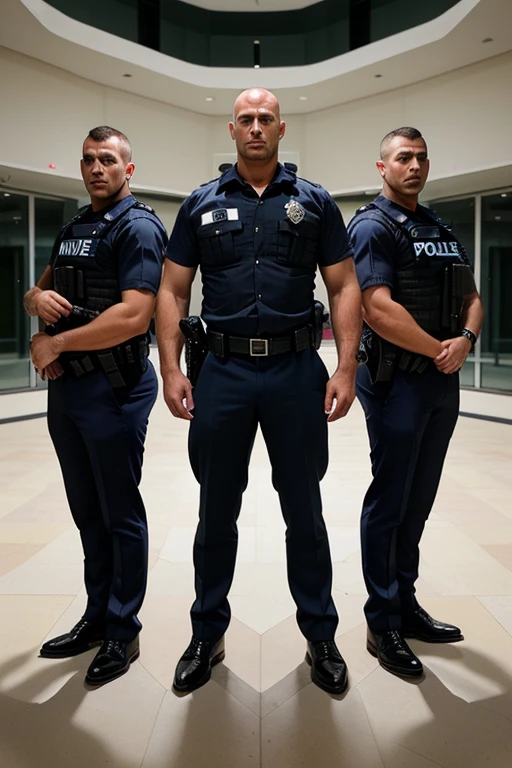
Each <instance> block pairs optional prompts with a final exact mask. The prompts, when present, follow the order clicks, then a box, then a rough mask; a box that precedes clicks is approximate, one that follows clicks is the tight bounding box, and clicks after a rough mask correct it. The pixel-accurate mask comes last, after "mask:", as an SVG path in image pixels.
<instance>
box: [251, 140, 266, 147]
mask: <svg viewBox="0 0 512 768" xmlns="http://www.w3.org/2000/svg"><path fill="white" fill-rule="evenodd" d="M249 146H250V147H264V146H265V142H264V141H250V142H249Z"/></svg>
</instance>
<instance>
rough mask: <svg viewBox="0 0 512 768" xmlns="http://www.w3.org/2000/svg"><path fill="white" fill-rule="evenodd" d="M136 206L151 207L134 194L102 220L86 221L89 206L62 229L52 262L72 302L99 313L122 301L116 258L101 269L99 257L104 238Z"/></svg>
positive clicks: (56, 281) (56, 280)
mask: <svg viewBox="0 0 512 768" xmlns="http://www.w3.org/2000/svg"><path fill="white" fill-rule="evenodd" d="M135 206H137V207H139V208H143V209H144V210H149V211H150V210H151V209H150V208H148V207H147V206H146V205H144V204H143V203H139V202H138V201H137V200H134V198H133V197H127V198H124V199H123V200H121V201H120V202H119V203H117V205H115V206H114V208H111V209H110V210H109V211H107V213H105V214H104V216H103V217H102V218H101V219H100V220H99V221H94V222H86V223H82V221H81V220H82V218H83V217H84V214H85V213H86V212H87V211H88V210H89V209H88V208H87V209H86V211H81V212H80V213H78V214H77V215H76V216H75V217H74V218H73V219H71V221H70V222H69V223H68V224H66V226H65V227H64V229H63V230H62V232H61V234H60V237H59V240H58V241H57V246H56V252H54V254H53V258H52V262H51V264H52V273H53V287H54V290H55V291H57V293H60V294H61V296H64V298H66V299H67V300H68V301H69V302H70V303H71V304H73V305H78V306H79V307H82V308H83V309H85V310H88V311H89V312H91V313H99V312H103V311H104V310H105V309H108V307H111V306H112V305H113V304H118V303H119V302H120V301H121V292H120V290H119V285H118V280H117V269H116V264H115V262H112V263H111V264H110V265H109V268H108V270H106V269H105V268H104V267H102V268H101V269H100V267H99V266H98V263H97V261H96V258H95V257H96V252H97V249H98V246H99V244H100V242H101V240H102V239H103V238H104V237H105V236H106V235H107V233H108V232H110V231H111V230H112V228H113V227H114V226H115V225H116V224H117V223H118V222H119V221H120V219H122V218H123V216H125V215H126V214H127V213H128V211H129V210H131V209H132V208H134V207H135Z"/></svg>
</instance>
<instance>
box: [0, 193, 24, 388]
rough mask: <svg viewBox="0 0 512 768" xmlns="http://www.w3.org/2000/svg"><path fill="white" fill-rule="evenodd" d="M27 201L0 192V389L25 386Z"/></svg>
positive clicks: (20, 196) (17, 196)
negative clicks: (24, 300) (24, 298)
mask: <svg viewBox="0 0 512 768" xmlns="http://www.w3.org/2000/svg"><path fill="white" fill-rule="evenodd" d="M28 248H29V246H28V197H27V196H26V195H15V194H11V193H9V192H2V191H0V389H4V390H5V389H19V388H21V387H28V386H29V365H28V342H29V322H28V318H27V317H26V315H25V312H24V311H23V294H24V293H25V291H26V290H27V288H28Z"/></svg>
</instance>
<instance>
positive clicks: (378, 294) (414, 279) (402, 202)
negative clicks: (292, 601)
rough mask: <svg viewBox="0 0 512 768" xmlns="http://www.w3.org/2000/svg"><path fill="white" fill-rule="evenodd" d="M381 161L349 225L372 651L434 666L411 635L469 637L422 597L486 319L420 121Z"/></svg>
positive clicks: (386, 143) (390, 143) (403, 668)
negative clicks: (356, 288)
mask: <svg viewBox="0 0 512 768" xmlns="http://www.w3.org/2000/svg"><path fill="white" fill-rule="evenodd" d="M377 168H378V170H379V173H380V175H381V176H382V178H383V181H384V184H383V189H382V194H381V195H379V196H378V197H377V198H376V199H375V200H374V201H373V203H370V205H367V206H364V207H363V208H360V209H359V211H358V212H357V213H356V216H355V217H354V218H353V219H352V221H351V222H350V225H349V233H350V236H351V239H352V244H353V247H354V255H355V262H356V269H357V276H358V279H359V284H360V286H361V290H362V292H363V317H364V320H365V328H364V331H363V342H364V346H365V356H366V357H367V363H366V365H363V366H361V367H360V368H359V370H358V373H357V385H356V388H357V396H358V398H359V400H360V401H361V404H362V406H363V408H364V411H365V414H366V423H367V428H368V435H369V439H370V447H371V459H372V473H373V481H372V483H371V485H370V487H369V489H368V491H367V493H366V496H365V499H364V502H363V512H362V520H361V538H362V556H363V572H364V577H365V581H366V587H367V590H368V595H369V597H368V601H367V603H366V605H365V614H366V619H367V623H368V639H367V648H368V650H369V652H370V653H371V654H373V655H374V656H377V657H378V660H379V662H380V664H381V665H382V666H383V667H384V669H386V670H388V671H389V672H393V673H395V674H399V675H405V676H410V677H416V676H421V675H422V673H423V670H422V665H421V662H420V660H419V659H418V658H417V657H416V656H415V655H414V653H413V652H412V650H411V649H410V648H409V646H408V645H407V643H406V641H405V639H404V638H416V639H418V640H423V641H426V642H433V643H445V642H456V641H458V640H462V639H463V637H462V634H461V631H460V629H459V628H458V627H455V626H452V625H450V624H445V623H442V622H440V621H436V620H435V619H433V618H432V617H431V616H429V614H428V613H427V612H426V611H425V610H424V609H423V608H422V607H421V606H420V605H419V604H418V601H417V600H416V598H415V587H414V584H415V581H416V579H417V578H418V565H419V542H420V538H421V534H422V532H423V528H424V526H425V522H426V520H427V518H428V515H429V513H430V510H431V508H432V505H433V502H434V498H435V495H436V492H437V488H438V485H439V480H440V477H441V471H442V467H443V462H444V459H445V456H446V452H447V449H448V444H449V442H450V438H451V435H452V433H453V430H454V427H455V423H456V421H457V416H458V409H459V376H458V370H459V369H460V368H461V366H462V365H463V363H464V361H465V359H466V356H467V354H468V353H469V352H470V350H471V349H472V348H473V347H474V344H475V342H476V339H477V336H478V334H479V332H480V329H481V326H482V322H483V310H482V303H481V301H480V297H479V295H478V293H477V291H476V287H475V282H474V279H473V275H472V272H471V268H470V266H469V262H468V259H467V257H466V255H465V252H464V249H463V247H462V245H461V243H460V242H459V241H458V240H457V239H456V237H455V236H454V235H453V234H452V232H451V231H450V230H449V229H448V228H447V227H446V226H445V225H444V224H443V223H442V222H441V221H440V220H439V219H438V217H437V216H436V215H435V213H434V212H433V211H431V210H429V209H428V208H425V207H423V206H422V205H419V204H418V195H419V194H420V192H421V191H422V189H423V187H424V185H425V182H426V180H427V175H428V171H429V160H428V157H427V146H426V143H425V140H424V139H423V137H422V135H421V133H420V132H419V131H417V130H416V129H415V128H400V129H398V130H395V131H393V132H391V133H389V134H388V135H387V136H386V137H385V138H384V139H383V141H382V144H381V159H380V160H379V161H378V162H377Z"/></svg>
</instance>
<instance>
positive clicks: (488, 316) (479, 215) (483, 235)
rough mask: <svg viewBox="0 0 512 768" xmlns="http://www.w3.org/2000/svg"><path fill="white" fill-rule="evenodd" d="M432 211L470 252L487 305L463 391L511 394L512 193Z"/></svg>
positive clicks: (447, 203) (442, 204)
mask: <svg viewBox="0 0 512 768" xmlns="http://www.w3.org/2000/svg"><path fill="white" fill-rule="evenodd" d="M431 205H432V208H434V210H435V211H436V212H437V213H438V215H439V216H440V217H441V218H442V219H443V220H444V221H445V222H446V224H448V226H449V227H450V228H452V229H453V230H454V233H455V234H456V235H457V237H459V238H460V239H461V241H462V243H463V245H464V246H465V248H466V251H467V253H468V256H469V259H470V261H471V264H472V266H473V267H474V270H475V276H476V278H477V284H478V287H479V291H480V294H481V296H482V300H483V302H484V308H485V322H484V326H483V328H482V333H481V335H480V339H479V342H478V344H477V347H476V350H475V353H474V354H471V355H469V357H468V360H467V362H466V364H465V365H464V368H463V369H462V374H461V381H462V385H463V386H466V387H477V388H480V389H485V390H488V391H495V392H508V393H512V302H511V301H510V286H511V285H512V190H503V191H501V192H495V193H490V194H482V195H475V196H474V197H469V198H463V199H459V200H442V201H433V202H432V203H431Z"/></svg>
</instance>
